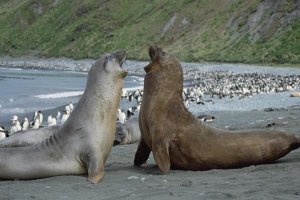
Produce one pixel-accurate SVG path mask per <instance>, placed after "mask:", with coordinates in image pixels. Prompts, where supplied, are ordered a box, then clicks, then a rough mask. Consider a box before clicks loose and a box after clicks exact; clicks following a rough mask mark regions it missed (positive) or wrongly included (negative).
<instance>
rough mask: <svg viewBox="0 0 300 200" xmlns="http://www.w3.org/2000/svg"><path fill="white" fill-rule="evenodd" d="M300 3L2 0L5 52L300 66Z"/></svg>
mask: <svg viewBox="0 0 300 200" xmlns="http://www.w3.org/2000/svg"><path fill="white" fill-rule="evenodd" d="M299 41H300V0H281V1H273V0H251V1H244V0H197V1H193V0H178V1H168V0H111V1H108V0H84V1H82V0H1V1H0V54H1V55H12V56H21V55H38V56H46V57H62V56H65V57H71V58H77V59H79V58H97V57H98V56H99V55H100V54H102V53H103V52H107V51H111V50H115V49H119V48H126V49H128V51H129V55H130V58H131V59H147V47H148V46H149V44H153V43H157V44H160V45H162V46H163V47H165V48H167V49H169V50H170V51H171V52H172V53H175V54H176V55H177V56H178V57H179V58H180V59H182V60H185V61H222V62H248V63H300V42H299Z"/></svg>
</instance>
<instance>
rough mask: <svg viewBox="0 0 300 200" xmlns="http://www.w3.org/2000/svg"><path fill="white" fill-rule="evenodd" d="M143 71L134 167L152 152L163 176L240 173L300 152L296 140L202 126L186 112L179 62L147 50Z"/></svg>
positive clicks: (299, 142) (271, 133) (274, 133)
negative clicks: (173, 172) (170, 173)
mask: <svg viewBox="0 0 300 200" xmlns="http://www.w3.org/2000/svg"><path fill="white" fill-rule="evenodd" d="M149 55H150V57H151V62H150V64H148V65H147V66H146V67H145V71H146V75H145V80H144V95H143V100H142V104H141V109H140V115H139V126H140V130H141V139H140V142H139V145H138V148H137V151H136V154H135V158H134V165H135V166H140V165H142V164H143V163H144V162H145V161H146V160H147V159H148V157H149V154H150V152H151V151H152V152H153V156H154V159H155V161H156V163H157V164H158V167H159V169H160V171H161V172H162V173H166V172H168V171H169V170H170V167H172V168H173V167H174V168H176V169H186V170H209V169H219V168H221V169H225V168H240V167H245V166H249V165H255V164H262V163H270V162H272V161H274V160H276V159H278V158H280V157H283V156H284V155H286V154H287V153H289V152H290V151H292V150H294V149H296V148H298V147H299V146H300V138H299V136H296V135H290V134H288V133H285V132H281V131H234V132H233V131H225V130H220V129H217V128H214V127H211V126H209V125H207V124H205V123H202V122H200V120H198V119H197V118H196V117H195V116H194V115H192V114H191V113H190V112H189V111H188V110H187V109H186V107H185V106H184V103H183V98H182V88H183V72H182V67H181V64H180V62H179V61H178V60H177V59H176V58H175V57H173V56H172V55H170V54H169V53H168V52H166V51H165V50H163V49H161V48H159V47H155V46H151V47H150V48H149Z"/></svg>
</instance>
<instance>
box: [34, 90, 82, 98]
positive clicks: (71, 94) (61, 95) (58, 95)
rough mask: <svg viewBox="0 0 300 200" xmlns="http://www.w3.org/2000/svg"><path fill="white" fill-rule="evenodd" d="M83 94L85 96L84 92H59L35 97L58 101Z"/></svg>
mask: <svg viewBox="0 0 300 200" xmlns="http://www.w3.org/2000/svg"><path fill="white" fill-rule="evenodd" d="M82 94H83V91H70V92H58V93H52V94H40V95H35V96H34V97H37V98H40V99H58V98H66V97H74V96H80V95H82Z"/></svg>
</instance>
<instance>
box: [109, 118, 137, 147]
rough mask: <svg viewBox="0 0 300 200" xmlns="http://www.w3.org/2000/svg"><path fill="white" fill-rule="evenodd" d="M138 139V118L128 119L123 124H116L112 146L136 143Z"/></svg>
mask: <svg viewBox="0 0 300 200" xmlns="http://www.w3.org/2000/svg"><path fill="white" fill-rule="evenodd" d="M140 137H141V131H140V127H139V121H138V118H130V119H129V120H127V121H126V122H125V123H121V122H117V128H116V137H115V140H114V145H123V144H133V143H136V142H138V141H139V140H140Z"/></svg>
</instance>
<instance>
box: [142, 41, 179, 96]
mask: <svg viewBox="0 0 300 200" xmlns="http://www.w3.org/2000/svg"><path fill="white" fill-rule="evenodd" d="M149 56H150V58H151V62H150V63H149V64H148V65H147V66H146V67H145V68H144V70H145V72H146V77H145V78H147V77H148V79H151V80H152V81H151V82H152V84H151V85H153V83H154V82H153V81H155V82H156V81H157V83H159V84H158V85H160V87H159V88H160V89H164V88H165V89H172V88H173V89H175V88H177V89H178V91H181V90H182V84H183V72H182V67H181V64H180V62H179V61H178V60H177V59H176V58H175V57H174V56H173V55H171V54H170V53H168V52H167V51H166V50H164V49H162V48H160V47H157V46H150V47H149Z"/></svg>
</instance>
